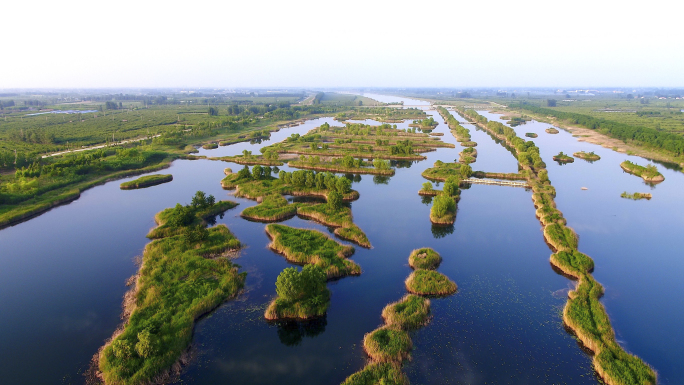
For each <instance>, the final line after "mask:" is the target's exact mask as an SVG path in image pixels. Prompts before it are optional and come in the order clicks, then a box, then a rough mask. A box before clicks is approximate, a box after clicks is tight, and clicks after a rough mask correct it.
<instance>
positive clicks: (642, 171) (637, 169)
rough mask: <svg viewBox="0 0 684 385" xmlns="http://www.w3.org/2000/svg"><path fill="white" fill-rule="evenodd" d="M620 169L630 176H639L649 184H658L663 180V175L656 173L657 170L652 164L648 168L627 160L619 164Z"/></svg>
mask: <svg viewBox="0 0 684 385" xmlns="http://www.w3.org/2000/svg"><path fill="white" fill-rule="evenodd" d="M620 167H622V169H623V170H624V171H625V172H627V173H630V174H632V175H636V176H640V177H641V178H642V179H643V180H645V181H646V182H649V183H660V182H662V181H664V180H665V177H664V176H663V174H661V173H660V172H659V171H658V168H657V167H656V166H654V165H652V164H649V165H648V166H646V167H644V166H640V165H638V164H636V163H632V162H630V161H628V160H626V161H624V162H622V163H620Z"/></svg>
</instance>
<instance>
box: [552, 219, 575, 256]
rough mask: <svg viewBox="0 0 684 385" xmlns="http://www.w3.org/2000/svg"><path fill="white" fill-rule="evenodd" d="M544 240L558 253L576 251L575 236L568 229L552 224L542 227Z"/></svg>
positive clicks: (573, 232) (558, 224)
mask: <svg viewBox="0 0 684 385" xmlns="http://www.w3.org/2000/svg"><path fill="white" fill-rule="evenodd" d="M544 238H545V239H546V241H547V242H548V243H549V244H550V245H551V246H553V248H554V249H556V250H558V251H572V250H574V249H577V234H575V231H574V230H572V229H571V228H570V227H567V226H565V225H561V224H560V223H552V224H549V225H546V226H545V227H544Z"/></svg>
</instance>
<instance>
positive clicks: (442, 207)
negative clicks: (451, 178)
mask: <svg viewBox="0 0 684 385" xmlns="http://www.w3.org/2000/svg"><path fill="white" fill-rule="evenodd" d="M445 188H446V184H445ZM430 221H431V222H432V223H434V224H436V225H453V224H454V222H456V201H455V200H454V198H452V197H451V196H449V195H447V194H439V195H437V196H436V197H435V199H434V200H433V202H432V208H431V209H430Z"/></svg>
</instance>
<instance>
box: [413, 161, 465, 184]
mask: <svg viewBox="0 0 684 385" xmlns="http://www.w3.org/2000/svg"><path fill="white" fill-rule="evenodd" d="M420 175H422V176H423V178H425V179H429V180H433V181H440V182H443V181H446V180H447V178H449V177H454V178H458V179H466V178H470V177H471V176H472V175H473V169H472V167H470V166H469V165H466V164H461V163H445V162H442V161H440V160H438V161H437V162H435V164H434V167H431V168H428V169H426V170H425V171H423V172H422V173H421V174H420Z"/></svg>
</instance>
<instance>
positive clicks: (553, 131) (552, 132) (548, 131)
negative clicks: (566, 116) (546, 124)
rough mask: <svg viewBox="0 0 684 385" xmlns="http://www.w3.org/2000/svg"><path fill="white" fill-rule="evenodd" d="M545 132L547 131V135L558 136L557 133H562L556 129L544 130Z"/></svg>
mask: <svg viewBox="0 0 684 385" xmlns="http://www.w3.org/2000/svg"><path fill="white" fill-rule="evenodd" d="M544 131H546V133H547V134H557V133H559V132H560V131H558V130H557V129H555V128H547V129H546V130H544Z"/></svg>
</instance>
